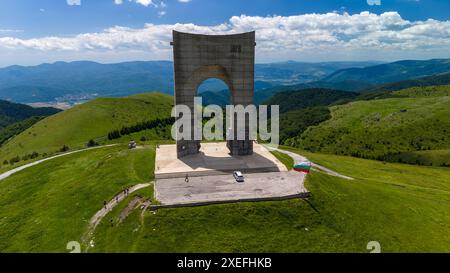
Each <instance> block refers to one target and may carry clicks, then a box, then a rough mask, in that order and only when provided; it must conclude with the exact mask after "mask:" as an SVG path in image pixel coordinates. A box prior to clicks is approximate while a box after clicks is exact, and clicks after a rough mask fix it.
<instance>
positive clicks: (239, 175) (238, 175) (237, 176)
mask: <svg viewBox="0 0 450 273" xmlns="http://www.w3.org/2000/svg"><path fill="white" fill-rule="evenodd" d="M233 177H234V179H236V182H244V175H243V174H242V173H241V172H240V171H234V172H233Z"/></svg>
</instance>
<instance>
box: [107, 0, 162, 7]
mask: <svg viewBox="0 0 450 273" xmlns="http://www.w3.org/2000/svg"><path fill="white" fill-rule="evenodd" d="M128 1H129V2H135V3H137V4H141V5H143V6H146V7H148V6H153V7H157V6H158V4H156V3H155V2H154V1H153V0H128ZM114 4H116V5H122V4H123V0H114Z"/></svg>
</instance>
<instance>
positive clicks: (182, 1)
mask: <svg viewBox="0 0 450 273" xmlns="http://www.w3.org/2000/svg"><path fill="white" fill-rule="evenodd" d="M191 1H192V0H178V2H180V3H189V2H191Z"/></svg>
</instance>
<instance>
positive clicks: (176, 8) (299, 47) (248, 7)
mask: <svg viewBox="0 0 450 273" xmlns="http://www.w3.org/2000/svg"><path fill="white" fill-rule="evenodd" d="M370 1H372V2H376V0H226V1H225V0H190V1H189V0H163V1H161V0H32V1H30V0H0V56H1V58H0V66H5V65H12V64H25V65H28V64H37V63H42V62H53V61H57V60H66V61H71V60H79V59H83V60H86V59H87V60H95V61H100V62H116V61H128V60H155V59H170V58H171V54H170V47H169V46H167V44H168V42H169V41H170V30H171V29H178V30H181V31H189V32H196V33H208V34H216V33H217V34H224V33H236V32H240V31H251V30H256V32H257V40H258V45H259V48H257V60H258V61H259V62H269V61H285V60H298V61H324V60H368V59H370V60H384V61H389V60H398V59H403V58H410V59H426V58H446V57H450V54H449V53H450V52H449V49H448V48H450V44H449V43H450V23H449V20H450V18H449V17H450V13H449V12H448V11H449V10H450V1H447V0H380V2H381V5H369V4H368V2H370Z"/></svg>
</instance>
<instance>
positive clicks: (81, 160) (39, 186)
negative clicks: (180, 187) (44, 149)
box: [0, 145, 154, 252]
mask: <svg viewBox="0 0 450 273" xmlns="http://www.w3.org/2000/svg"><path fill="white" fill-rule="evenodd" d="M153 168H154V145H151V146H147V148H145V149H137V150H128V149H127V147H126V145H121V146H115V147H109V148H101V149H97V150H91V151H86V152H81V153H77V154H73V155H69V156H66V157H61V158H58V159H54V160H50V161H47V162H45V163H42V164H40V165H37V166H34V167H31V168H28V169H26V170H24V171H22V172H20V173H17V174H15V175H13V176H11V177H9V178H7V179H5V180H2V181H0V192H1V193H2V194H1V195H0V207H1V210H0V252H66V249H65V248H66V244H67V242H69V241H80V239H81V237H82V235H83V233H84V232H85V230H86V228H87V221H88V220H89V219H90V217H92V216H93V215H94V213H95V212H96V211H97V210H99V209H101V207H102V204H103V201H104V200H110V199H111V198H112V197H113V196H114V195H115V194H116V193H118V192H119V191H120V190H122V189H123V188H124V187H125V186H129V185H134V184H138V183H142V182H148V181H150V180H152V179H153V172H154V170H153ZM49 170H51V171H49Z"/></svg>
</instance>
